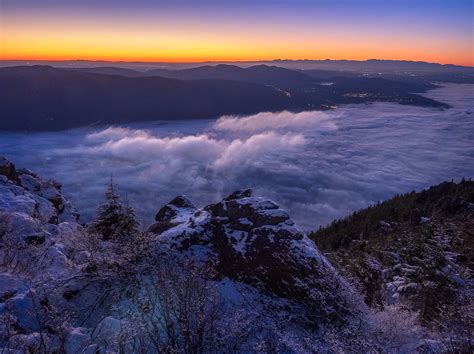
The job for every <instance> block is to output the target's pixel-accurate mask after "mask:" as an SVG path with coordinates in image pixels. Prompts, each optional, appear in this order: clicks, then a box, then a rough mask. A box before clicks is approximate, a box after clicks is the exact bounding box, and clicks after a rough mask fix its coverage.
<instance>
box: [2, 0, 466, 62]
mask: <svg viewBox="0 0 474 354" xmlns="http://www.w3.org/2000/svg"><path fill="white" fill-rule="evenodd" d="M473 3H474V1H472V0H451V1H448V0H444V1H443V0H430V1H428V0H398V1H375V0H361V1H349V0H342V1H337V0H336V1H335V0H333V1H328V0H315V1H309V0H293V1H290V0H273V1H269V0H261V1H249V0H241V1H217V0H203V1H199V2H196V1H182V0H175V1H171V0H135V1H128V0H83V1H79V0H66V1H64V0H63V1H60V0H42V1H35V0H2V1H1V2H0V14H1V15H0V21H1V24H0V25H1V30H2V32H4V36H3V37H4V38H3V39H2V47H3V50H2V51H3V56H4V57H5V58H10V59H11V58H14V57H16V58H20V57H21V58H44V59H47V58H68V57H71V56H74V57H76V58H78V57H83V58H85V59H90V58H97V59H104V58H117V59H156V60H158V59H165V60H166V59H175V60H180V61H183V60H186V59H188V60H197V59H210V60H212V59H215V60H220V59H232V58H235V59H237V60H242V59H257V58H258V59H273V58H292V59H294V58H313V59H324V58H333V59H342V58H347V59H364V58H365V59H367V58H381V59H413V60H425V61H436V62H442V63H448V62H451V63H456V64H464V65H472V61H473V43H472V42H473V31H474V30H473V16H474V15H473V13H474V10H473ZM124 45H125V46H128V51H127V52H124V51H123V50H122V49H121V48H120V46H124ZM41 46H42V49H41Z"/></svg>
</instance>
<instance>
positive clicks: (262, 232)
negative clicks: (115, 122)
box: [0, 158, 469, 353]
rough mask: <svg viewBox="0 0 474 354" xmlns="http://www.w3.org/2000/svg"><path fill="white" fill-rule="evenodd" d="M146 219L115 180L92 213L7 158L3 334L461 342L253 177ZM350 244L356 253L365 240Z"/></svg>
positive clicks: (1, 195)
mask: <svg viewBox="0 0 474 354" xmlns="http://www.w3.org/2000/svg"><path fill="white" fill-rule="evenodd" d="M385 223H388V222H385ZM383 225H385V224H383ZM384 227H386V226H384ZM390 227H392V226H390ZM141 230H143V227H139V225H138V222H137V220H136V218H135V216H134V213H133V210H131V208H130V207H128V206H127V205H126V203H122V201H121V200H120V197H119V196H118V194H117V192H116V190H115V189H114V185H113V183H111V185H110V186H109V188H108V190H107V192H106V201H105V203H104V204H103V205H101V206H100V207H99V208H98V215H97V217H96V219H95V220H94V221H93V222H91V223H89V224H81V222H80V221H79V215H78V213H77V212H76V210H75V209H74V207H73V206H72V205H71V203H70V202H69V201H68V200H67V198H65V197H64V195H63V194H62V192H61V186H60V184H59V183H57V182H53V181H50V180H46V179H43V178H41V177H39V176H37V175H36V174H35V173H33V172H32V171H29V170H25V169H17V168H16V167H15V166H14V165H13V164H12V163H11V162H10V161H8V160H6V159H4V158H2V159H1V160H0V237H1V243H0V347H1V348H3V349H5V350H6V351H7V352H8V351H11V352H15V351H19V352H23V351H25V352H66V353H97V352H183V353H184V352H192V353H199V352H282V351H283V352H295V353H308V352H380V351H382V352H383V351H393V350H394V348H395V350H397V351H402V352H403V351H405V352H410V351H416V350H417V351H427V350H431V351H439V352H442V351H449V350H450V349H451V348H450V347H448V345H447V344H446V341H445V338H447V337H446V336H445V334H439V333H438V332H436V333H435V332H434V329H433V327H431V326H428V325H425V324H423V323H422V322H420V321H419V318H418V314H417V309H416V308H407V307H406V306H398V305H399V304H400V305H403V303H402V302H398V301H397V297H396V296H395V297H393V296H392V299H393V300H392V301H391V302H390V303H388V302H383V303H382V305H381V306H379V307H378V308H374V306H373V303H372V302H371V301H368V297H367V291H366V290H365V289H360V286H358V283H357V284H356V283H354V281H353V277H349V276H347V275H348V274H351V273H350V272H348V271H346V270H345V268H344V267H343V266H342V263H341V262H340V261H338V260H339V257H343V256H337V257H336V255H333V254H332V253H331V254H330V259H331V260H332V261H333V262H334V264H335V265H336V267H334V266H333V265H332V264H331V263H330V262H329V261H328V259H327V258H326V256H325V255H323V254H322V253H321V252H320V251H319V250H318V248H317V247H316V245H315V243H314V242H313V241H312V240H311V239H310V238H308V236H307V235H306V234H304V233H303V232H301V231H300V230H299V229H298V227H297V226H296V225H295V224H294V222H293V221H292V220H291V218H290V216H289V215H288V214H287V213H286V212H285V211H284V210H282V209H280V208H279V207H278V205H276V204H275V203H274V202H272V201H269V200H266V199H264V198H258V197H254V196H252V192H251V191H250V190H243V191H238V192H235V193H233V194H232V195H230V196H228V197H226V198H224V199H223V200H222V201H220V202H218V203H215V204H211V205H208V206H205V207H203V208H198V207H196V206H194V205H193V204H192V202H191V201H190V200H188V199H187V198H186V197H184V196H178V197H176V198H175V199H173V200H172V201H170V202H169V203H168V204H167V205H165V206H163V207H162V208H160V209H158V211H157V214H156V218H155V223H154V224H152V225H151V226H149V227H148V228H147V230H146V231H141ZM317 241H318V240H317ZM344 242H345V241H344ZM346 243H349V246H347V247H346V248H345V250H346V251H347V252H349V250H351V249H355V247H356V245H355V244H352V243H351V242H346ZM344 244H345V243H344ZM351 247H352V248H351ZM370 261H372V259H370ZM361 267H362V266H361ZM405 268H407V267H405ZM465 268H466V269H468V268H469V267H468V266H465ZM336 269H337V270H336ZM407 269H408V268H407ZM339 272H340V273H339ZM394 272H397V271H396V270H394ZM414 272H415V273H416V272H417V270H416V269H415V270H414ZM340 274H343V275H345V276H346V277H342V276H341V275H340ZM394 274H395V273H394ZM397 274H398V273H397ZM393 276H395V275H393ZM393 276H392V278H391V282H392V283H393V282H394V281H395V280H396V279H395V278H393ZM394 279H395V280H394ZM397 279H398V278H397ZM463 279H464V278H463ZM433 281H436V280H433ZM466 288H467V286H466ZM364 300H365V301H364ZM456 340H459V341H460V340H461V339H456ZM455 344H456V343H455ZM456 345H457V344H456ZM458 347H459V348H461V347H460V346H458ZM463 348H466V347H463Z"/></svg>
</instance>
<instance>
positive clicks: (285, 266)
mask: <svg viewBox="0 0 474 354" xmlns="http://www.w3.org/2000/svg"><path fill="white" fill-rule="evenodd" d="M157 221H158V222H157V223H156V224H154V225H153V226H152V227H151V228H150V231H151V232H154V233H155V234H156V235H157V236H156V239H157V240H158V241H159V244H160V245H161V247H164V248H165V249H166V252H168V253H169V252H175V253H176V254H177V255H179V256H183V255H184V256H185V257H191V258H192V259H199V260H201V261H203V262H209V263H212V264H213V265H214V267H215V269H216V271H217V273H218V276H220V277H228V278H230V279H233V280H234V281H239V282H243V283H245V284H248V285H251V286H254V287H256V288H258V289H260V290H261V291H264V292H266V293H268V294H271V295H273V296H278V297H283V298H287V299H291V300H297V301H299V302H304V303H307V304H310V305H311V311H312V312H313V315H315V316H324V317H325V318H328V316H330V315H331V313H332V314H334V315H336V313H337V316H341V314H342V313H343V312H344V311H345V310H346V308H344V309H343V307H344V306H343V303H344V302H347V301H348V299H347V297H346V296H347V293H346V292H345V291H346V290H347V289H348V288H349V287H348V286H347V284H345V283H344V282H343V280H341V278H340V277H339V276H338V274H337V273H336V272H335V271H334V269H333V268H332V267H331V265H330V264H329V263H328V262H327V261H326V259H325V258H324V256H322V255H321V254H320V252H319V251H318V249H317V248H316V246H315V245H314V243H313V241H311V240H310V239H309V238H308V237H307V236H306V235H305V234H304V233H303V232H301V231H300V230H299V229H298V228H297V227H296V226H295V224H294V222H293V221H292V220H291V218H290V217H289V215H288V214H287V212H286V211H284V210H282V209H280V208H279V207H278V205H276V204H275V203H274V202H272V201H270V200H266V199H263V198H258V197H252V192H251V190H245V191H238V192H235V193H233V194H231V195H230V196H228V197H226V198H224V199H223V200H222V201H221V202H219V203H216V204H211V205H208V206H206V207H204V208H202V209H196V208H195V207H194V206H193V205H192V203H190V202H189V200H188V199H187V198H185V197H178V198H176V199H174V200H173V201H171V202H170V203H169V204H167V205H166V206H164V207H163V208H162V209H160V211H159V212H158V214H157Z"/></svg>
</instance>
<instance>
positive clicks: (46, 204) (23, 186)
mask: <svg viewBox="0 0 474 354" xmlns="http://www.w3.org/2000/svg"><path fill="white" fill-rule="evenodd" d="M0 195H1V198H0V211H2V210H4V211H6V212H8V213H10V214H12V213H13V212H16V213H20V214H24V215H23V217H26V218H28V217H30V218H33V219H35V218H36V219H39V221H40V223H51V224H58V223H59V222H62V221H74V222H76V221H78V220H79V213H78V212H77V211H76V209H75V208H74V207H73V206H72V204H71V203H70V202H69V201H68V200H67V198H66V197H64V195H63V194H62V192H61V184H59V183H58V182H56V181H53V180H47V179H42V178H40V177H39V176H38V175H37V174H36V173H34V172H32V171H30V170H28V169H24V168H23V169H17V168H16V167H15V165H14V164H13V163H12V162H10V161H8V160H7V159H6V158H5V157H0ZM14 217H20V216H18V215H17V216H14Z"/></svg>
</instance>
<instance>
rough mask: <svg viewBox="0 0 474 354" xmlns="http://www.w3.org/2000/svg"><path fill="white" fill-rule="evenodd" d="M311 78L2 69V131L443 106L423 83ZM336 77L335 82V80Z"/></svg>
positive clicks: (224, 71)
mask: <svg viewBox="0 0 474 354" xmlns="http://www.w3.org/2000/svg"><path fill="white" fill-rule="evenodd" d="M309 74H310V75H307V74H306V73H303V72H301V71H298V70H288V69H284V68H279V67H276V66H265V65H258V66H253V67H249V68H240V67H238V66H233V65H217V66H203V67H199V68H193V69H183V70H161V69H160V70H153V71H146V72H140V71H135V70H131V69H125V68H115V67H95V68H79V69H73V68H67V69H58V68H53V67H49V66H21V67H6V68H0V92H2V93H1V94H0V107H1V115H2V117H5V118H6V119H2V120H1V121H0V129H7V130H58V129H68V128H73V127H80V126H87V125H91V124H120V123H129V122H136V121H151V120H176V119H209V118H215V117H218V116H221V115H224V114H252V113H257V112H261V111H280V110H293V111H302V110H312V109H326V108H328V107H330V106H334V105H337V104H346V103H367V102H374V101H384V102H393V103H400V104H409V105H418V106H430V107H448V106H447V105H446V104H444V103H441V102H437V101H434V100H432V99H429V98H427V97H423V96H420V95H417V94H415V93H422V92H426V91H427V90H429V89H432V88H435V87H436V86H434V85H433V84H431V83H430V82H427V81H425V80H419V81H417V80H413V79H411V80H398V79H394V80H389V79H385V78H380V77H365V76H357V75H352V76H351V75H341V74H339V75H336V74H337V73H336V72H331V74H328V73H327V72H325V73H323V74H321V72H320V71H316V72H310V73H309ZM333 74H334V75H335V76H333Z"/></svg>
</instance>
